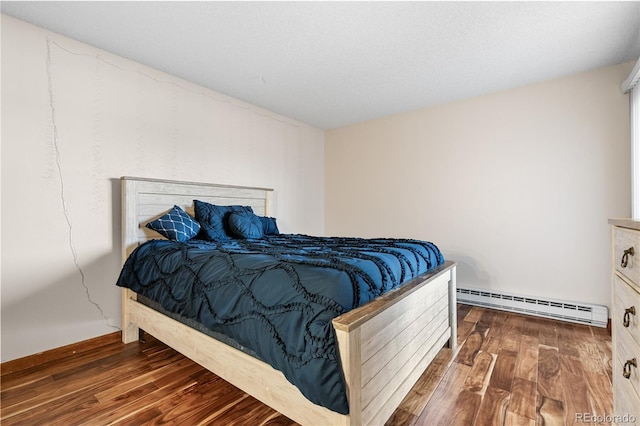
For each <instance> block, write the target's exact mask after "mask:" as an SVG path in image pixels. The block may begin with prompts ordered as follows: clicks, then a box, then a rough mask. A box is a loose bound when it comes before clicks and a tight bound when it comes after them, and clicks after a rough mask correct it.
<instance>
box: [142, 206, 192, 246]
mask: <svg viewBox="0 0 640 426" xmlns="http://www.w3.org/2000/svg"><path fill="white" fill-rule="evenodd" d="M146 227H147V228H149V229H153V230H154V231H156V232H157V233H159V234H160V235H162V236H163V237H166V238H168V239H170V240H173V241H187V240H190V239H191V238H193V237H195V236H196V235H198V232H199V231H200V224H199V223H198V222H196V221H195V220H193V218H192V217H191V216H189V214H188V213H187V212H185V211H184V210H182V209H181V208H180V206H173V208H172V209H171V210H169V211H168V212H167V213H166V214H164V215H162V216H160V217H159V218H157V219H156V220H153V221H151V222H149V223H147V225H146Z"/></svg>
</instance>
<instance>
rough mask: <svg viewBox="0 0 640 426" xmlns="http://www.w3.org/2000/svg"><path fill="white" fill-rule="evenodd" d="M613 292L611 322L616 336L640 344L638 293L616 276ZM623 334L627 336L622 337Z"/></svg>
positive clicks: (639, 304) (639, 298) (639, 297)
mask: <svg viewBox="0 0 640 426" xmlns="http://www.w3.org/2000/svg"><path fill="white" fill-rule="evenodd" d="M613 293H614V301H613V303H614V306H613V314H612V318H611V322H612V324H613V327H614V328H615V331H616V333H617V336H618V338H625V339H633V340H634V341H635V343H636V344H637V345H638V346H640V318H639V317H640V293H638V292H637V291H636V290H634V289H633V288H632V287H631V286H630V285H629V284H627V283H626V282H624V281H623V280H622V279H621V278H620V277H618V276H616V277H615V278H614V289H613ZM633 312H635V314H633ZM625 324H626V327H625ZM623 334H624V335H627V336H628V337H623V336H622V335H623Z"/></svg>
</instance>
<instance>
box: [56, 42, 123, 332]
mask: <svg viewBox="0 0 640 426" xmlns="http://www.w3.org/2000/svg"><path fill="white" fill-rule="evenodd" d="M46 69H47V88H48V92H49V107H50V109H51V124H52V125H53V148H54V151H55V157H56V168H57V172H58V179H59V182H60V201H61V203H62V213H63V215H64V218H65V221H66V222H67V228H68V229H69V249H70V250H71V255H72V257H73V263H74V265H75V267H76V270H77V271H78V273H79V274H80V282H81V284H82V287H84V291H85V294H86V297H87V300H88V301H89V303H91V304H92V305H93V306H95V308H96V309H97V310H98V311H99V312H100V315H101V316H102V318H104V320H105V322H106V323H107V326H109V327H111V328H115V329H116V330H120V328H118V327H116V326H114V325H111V324H110V323H109V318H108V317H107V315H106V314H105V313H104V310H103V309H102V307H101V306H100V305H99V304H98V303H97V302H95V301H94V300H93V299H92V298H91V293H90V291H89V287H88V286H87V283H86V277H85V274H84V271H83V270H82V267H81V266H80V263H79V262H78V252H77V250H76V247H75V244H74V242H73V225H72V223H71V216H70V215H69V210H68V209H67V201H66V199H65V185H64V178H63V173H62V161H61V159H60V146H59V144H58V125H57V120H56V108H55V103H54V96H53V78H52V73H51V41H50V40H49V38H48V37H47V66H46Z"/></svg>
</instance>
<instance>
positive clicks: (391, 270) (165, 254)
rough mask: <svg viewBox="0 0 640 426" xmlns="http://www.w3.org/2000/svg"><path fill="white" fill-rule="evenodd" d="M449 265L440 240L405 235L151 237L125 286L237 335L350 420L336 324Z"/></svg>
mask: <svg viewBox="0 0 640 426" xmlns="http://www.w3.org/2000/svg"><path fill="white" fill-rule="evenodd" d="M443 262H444V259H443V256H442V254H441V253H440V251H439V250H438V248H437V247H436V246H435V245H433V244H432V243H429V242H425V241H418V240H406V239H402V240H401V239H359V238H322V237H310V236H304V235H274V236H267V237H264V238H263V239H259V240H231V241H225V242H222V243H220V242H208V241H200V240H191V241H187V242H174V241H167V240H152V241H149V242H147V243H145V244H143V245H141V246H139V247H138V248H137V249H136V250H135V251H134V252H133V253H132V254H131V256H130V257H129V258H128V259H127V261H126V262H125V265H124V267H123V269H122V272H121V274H120V277H119V279H118V282H117V285H119V286H122V287H128V288H130V289H132V290H133V291H135V292H136V293H139V294H142V295H144V296H146V297H148V298H149V299H151V300H154V301H156V302H158V303H160V304H161V305H162V306H163V307H164V308H165V309H166V310H167V311H169V312H173V313H175V314H179V315H182V316H185V317H188V318H192V319H195V320H197V321H198V322H200V323H202V324H203V325H204V326H206V327H207V328H209V329H211V330H213V331H215V332H220V333H223V334H225V335H227V336H229V337H230V338H232V339H234V340H235V341H236V342H238V343H239V344H240V345H242V346H244V347H246V348H248V349H250V350H251V351H253V352H255V354H256V355H257V356H258V357H259V358H260V359H262V360H263V361H264V362H267V363H269V364H270V365H272V366H273V367H274V368H276V369H278V370H280V371H282V372H283V373H284V375H285V376H286V378H287V379H288V380H289V381H290V382H291V383H293V384H294V385H296V386H297V387H298V389H300V391H301V392H302V393H303V394H304V395H305V396H306V397H307V398H308V399H309V400H311V401H312V402H314V403H316V404H319V405H322V406H324V407H327V408H329V409H331V410H333V411H336V412H338V413H342V414H346V413H348V410H349V409H348V404H347V399H346V393H345V384H344V378H343V377H342V370H341V368H340V360H339V355H338V353H337V346H336V343H335V335H334V330H333V327H332V325H331V320H332V319H333V318H335V317H337V316H339V315H341V314H343V313H345V312H347V311H349V310H351V309H353V308H356V307H358V306H360V305H362V304H364V303H366V302H368V301H370V300H372V299H374V298H375V297H377V296H379V295H381V294H383V293H384V292H386V291H388V290H390V289H392V288H394V287H397V286H399V285H400V284H402V283H403V282H405V281H407V280H409V279H411V278H414V277H416V276H418V275H420V274H423V273H425V272H427V271H429V270H431V269H433V268H435V267H437V266H438V265H441V264H442V263H443Z"/></svg>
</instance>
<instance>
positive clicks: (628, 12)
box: [0, 1, 640, 129]
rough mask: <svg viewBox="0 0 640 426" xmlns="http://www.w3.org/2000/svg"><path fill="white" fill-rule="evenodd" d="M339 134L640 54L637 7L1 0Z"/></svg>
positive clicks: (40, 20)
mask: <svg viewBox="0 0 640 426" xmlns="http://www.w3.org/2000/svg"><path fill="white" fill-rule="evenodd" d="M0 8H1V11H2V13H4V14H7V15H10V16H13V17H15V18H18V19H21V20H24V21H27V22H30V23H33V24H35V25H38V26H41V27H44V28H46V29H49V30H51V31H54V32H57V33H60V34H63V35H65V36H68V37H71V38H74V39H76V40H80V41H83V42H85V43H88V44H90V45H93V46H96V47H99V48H101V49H104V50H107V51H110V52H113V53H116V54H118V55H120V56H123V57H126V58H129V59H132V60H134V61H136V62H139V63H142V64H145V65H148V66H151V67H153V68H156V69H159V70H162V71H165V72H167V73H170V74H173V75H176V76H179V77H181V78H184V79H186V80H189V81H192V82H194V83H197V84H200V85H202V86H205V87H209V88H211V89H214V90H217V91H219V92H222V93H224V94H227V95H230V96H233V97H235V98H238V99H242V100H244V101H247V102H250V103H252V104H254V105H258V106H261V107H264V108H267V109H269V110H271V111H274V112H277V113H280V114H283V115H286V116H289V117H292V118H295V119H298V120H300V121H303V122H306V123H308V124H311V125H313V126H317V127H319V128H322V129H331V128H335V127H340V126H344V125H348V124H352V123H357V122H361V121H365V120H369V119H373V118H377V117H382V116H385V115H390V114H395V113H400V112H405V111H410V110H415V109H419V108H422V107H426V106H431V105H436V104H441V103H445V102H450V101H453V100H457V99H463V98H468V97H472V96H477V95H481V94H485V93H490V92H495V91H500V90H505V89H508V88H512V87H516V86H521V85H525V84H530V83H534V82H538V81H543V80H547V79H551V78H556V77H560V76H563V75H568V74H573V73H577V72H581V71H586V70H589V69H593V68H597V67H602V66H607V65H612V64H618V63H623V62H627V61H635V60H637V59H638V57H639V56H640V2H639V1H629V2H586V3H582V2H210V1H198V2H169V1H166V2H152V1H142V2H74V1H71V2H11V1H2V2H0Z"/></svg>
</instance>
